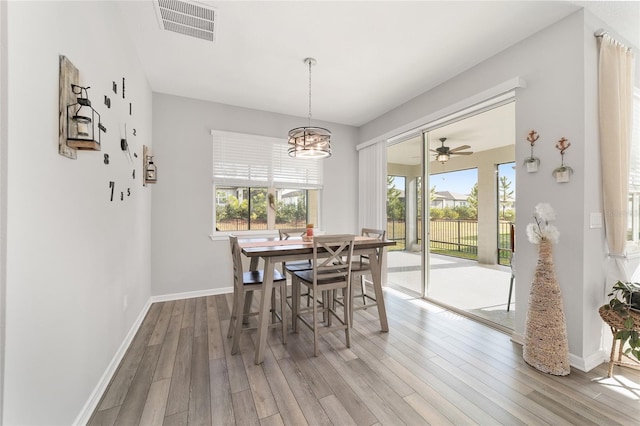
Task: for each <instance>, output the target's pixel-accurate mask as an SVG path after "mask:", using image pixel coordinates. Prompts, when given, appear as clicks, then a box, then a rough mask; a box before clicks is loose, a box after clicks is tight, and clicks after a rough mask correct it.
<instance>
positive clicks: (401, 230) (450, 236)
mask: <svg viewBox="0 0 640 426" xmlns="http://www.w3.org/2000/svg"><path fill="white" fill-rule="evenodd" d="M420 223H421V222H418V226H417V232H418V236H419V237H420V236H421V235H422V232H421V227H420ZM512 225H513V223H512V222H508V221H500V222H499V223H498V262H499V263H500V264H503V265H508V263H509V259H510V258H511V245H512V234H511V232H512V231H511V227H512ZM429 231H430V237H431V241H430V246H429V248H430V250H431V251H432V252H435V253H441V254H447V255H450V256H457V257H464V258H468V259H477V257H478V221H477V220H449V219H432V220H430V221H429ZM387 238H388V239H390V240H393V241H395V242H396V244H397V245H396V246H394V247H393V249H394V250H404V249H405V241H406V226H405V222H404V221H398V220H389V221H387ZM418 243H420V238H418Z"/></svg>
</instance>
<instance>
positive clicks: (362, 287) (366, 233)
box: [336, 228, 387, 324]
mask: <svg viewBox="0 0 640 426" xmlns="http://www.w3.org/2000/svg"><path fill="white" fill-rule="evenodd" d="M361 235H362V236H363V237H369V238H377V239H378V240H384V238H385V236H386V235H387V231H385V230H380V229H372V228H362V231H361ZM379 250H382V249H379ZM370 276H371V262H370V259H369V255H365V254H363V255H358V256H355V257H354V259H353V262H352V264H351V294H350V297H349V299H348V300H350V301H351V307H350V310H349V315H350V317H349V320H350V321H351V324H353V312H354V311H359V310H362V309H367V308H370V307H373V306H377V304H378V303H377V300H376V298H375V296H373V295H371V293H367V282H371V280H368V279H367V277H370ZM357 288H359V291H360V292H359V293H356V289H357ZM356 298H359V299H360V298H361V299H362V305H357V306H356V304H355V299H356ZM336 301H337V302H338V303H339V304H342V303H343V300H341V299H340V298H339V297H336Z"/></svg>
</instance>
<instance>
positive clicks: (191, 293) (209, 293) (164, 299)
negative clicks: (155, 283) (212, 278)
mask: <svg viewBox="0 0 640 426" xmlns="http://www.w3.org/2000/svg"><path fill="white" fill-rule="evenodd" d="M227 293H233V287H222V288H215V289H208V290H198V291H187V292H185V293H173V294H163V295H160V296H151V297H150V298H149V301H150V302H151V303H156V302H169V301H171V300H180V299H193V298H194V297H203V296H216V295H218V294H227Z"/></svg>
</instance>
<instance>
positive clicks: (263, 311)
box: [255, 258, 274, 364]
mask: <svg viewBox="0 0 640 426" xmlns="http://www.w3.org/2000/svg"><path fill="white" fill-rule="evenodd" d="M273 268H274V264H273V263H271V259H270V258H265V259H264V277H263V282H262V291H261V292H260V311H259V313H258V336H257V339H256V343H257V346H256V358H255V363H256V364H261V363H262V361H264V351H265V348H266V346H267V328H268V327H267V326H268V323H269V310H270V308H271V293H272V292H273Z"/></svg>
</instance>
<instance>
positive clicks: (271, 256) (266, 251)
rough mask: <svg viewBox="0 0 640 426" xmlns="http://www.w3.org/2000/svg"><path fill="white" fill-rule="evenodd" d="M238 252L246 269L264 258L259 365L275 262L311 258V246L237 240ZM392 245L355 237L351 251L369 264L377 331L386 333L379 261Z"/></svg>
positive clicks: (252, 267)
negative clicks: (248, 263)
mask: <svg viewBox="0 0 640 426" xmlns="http://www.w3.org/2000/svg"><path fill="white" fill-rule="evenodd" d="M239 244H240V248H241V249H242V253H243V254H244V255H245V256H247V257H249V258H250V259H251V266H250V270H252V271H255V270H257V269H258V260H259V259H260V258H263V259H264V277H263V284H262V291H261V292H260V293H261V294H260V307H259V311H260V312H259V315H258V336H257V337H258V339H257V340H258V344H257V347H256V356H255V363H256V364H260V363H262V361H263V360H264V351H265V347H266V343H267V325H268V314H269V311H270V305H269V303H270V301H271V297H270V295H271V292H272V291H273V269H274V268H275V266H276V264H277V263H280V262H290V261H292V260H301V259H311V257H312V256H313V243H312V242H304V241H302V240H300V239H297V240H292V239H289V240H275V239H271V238H262V239H245V240H240V241H239ZM391 245H395V242H394V241H389V240H385V241H381V240H379V239H377V238H369V237H362V236H357V237H356V240H355V246H354V248H353V254H354V255H361V254H363V255H368V256H369V259H370V260H369V261H370V262H371V277H372V281H373V288H374V291H375V294H376V300H377V301H378V302H377V305H378V306H377V307H378V315H379V316H380V328H381V330H382V331H389V324H388V323H387V311H386V309H385V306H384V296H383V293H382V263H381V258H382V256H383V253H384V250H383V249H384V247H386V246H391Z"/></svg>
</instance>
